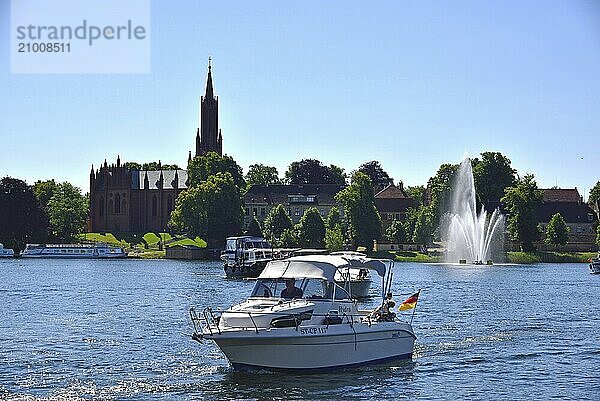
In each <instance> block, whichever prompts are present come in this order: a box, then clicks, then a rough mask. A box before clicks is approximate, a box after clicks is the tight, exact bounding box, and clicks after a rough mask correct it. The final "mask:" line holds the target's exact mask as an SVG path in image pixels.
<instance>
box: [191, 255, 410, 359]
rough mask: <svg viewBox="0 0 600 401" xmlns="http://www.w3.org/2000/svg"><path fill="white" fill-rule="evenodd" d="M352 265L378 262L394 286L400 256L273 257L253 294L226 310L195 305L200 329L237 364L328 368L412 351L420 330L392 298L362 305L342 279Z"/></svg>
mask: <svg viewBox="0 0 600 401" xmlns="http://www.w3.org/2000/svg"><path fill="white" fill-rule="evenodd" d="M349 266H350V267H353V268H360V269H362V268H364V269H369V270H375V271H376V272H377V273H378V274H379V276H381V277H382V281H383V286H382V288H383V290H382V293H383V294H387V291H388V290H389V288H390V286H391V277H392V273H391V267H392V266H393V262H392V261H387V260H386V261H383V260H377V259H368V258H366V257H363V256H351V255H344V256H341V255H313V256H296V257H292V258H288V259H282V260H273V261H270V262H269V263H268V264H267V266H266V267H265V268H264V270H263V271H262V273H261V274H260V276H259V277H258V279H257V281H256V284H255V286H254V289H253V291H252V293H251V294H250V297H249V298H248V299H247V300H245V301H243V302H241V303H239V304H236V305H233V306H231V307H230V308H228V309H227V310H225V311H222V312H220V313H217V312H214V311H213V310H212V309H211V308H204V309H203V310H202V312H201V313H197V312H196V310H195V309H194V308H191V309H190V316H191V319H192V322H193V324H194V334H193V336H192V337H193V338H194V339H195V340H197V341H202V340H203V339H208V340H212V341H214V342H215V343H216V344H217V346H218V347H219V348H220V349H221V350H222V351H223V353H224V354H225V356H226V357H227V359H228V360H229V362H230V363H231V365H232V366H233V367H234V369H256V368H258V369H273V370H324V369H325V370H326V369H337V368H345V367H352V366H359V365H365V364H373V363H380V362H384V361H390V360H395V359H403V358H411V357H412V353H413V347H414V341H415V338H416V337H415V334H414V333H413V329H412V326H411V324H410V323H407V322H402V321H400V320H399V319H397V317H396V315H395V314H394V313H392V312H391V311H390V310H389V307H390V306H391V303H388V302H390V300H389V299H387V298H384V297H382V304H381V305H380V306H379V307H378V308H376V309H374V310H359V309H358V308H357V302H356V301H354V300H352V299H351V297H350V294H348V292H347V291H345V290H344V289H343V288H342V287H340V286H339V285H337V284H336V283H335V281H334V277H335V275H336V273H337V272H338V270H339V269H347V268H348V267H349ZM290 297H293V298H290Z"/></svg>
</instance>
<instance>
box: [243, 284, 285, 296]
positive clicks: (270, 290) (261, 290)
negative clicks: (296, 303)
mask: <svg viewBox="0 0 600 401" xmlns="http://www.w3.org/2000/svg"><path fill="white" fill-rule="evenodd" d="M277 287H279V289H280V291H281V289H283V287H284V284H282V283H280V284H279V286H278V283H277V281H276V280H257V281H256V284H255V285H254V289H253V290H252V294H251V295H250V297H259V298H271V297H276V298H278V297H279V294H278V293H277Z"/></svg>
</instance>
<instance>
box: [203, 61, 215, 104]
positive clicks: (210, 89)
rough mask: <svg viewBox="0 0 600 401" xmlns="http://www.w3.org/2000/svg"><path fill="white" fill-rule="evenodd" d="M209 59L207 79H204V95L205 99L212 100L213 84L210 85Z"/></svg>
mask: <svg viewBox="0 0 600 401" xmlns="http://www.w3.org/2000/svg"><path fill="white" fill-rule="evenodd" d="M210 61H211V60H210V57H209V58H208V77H207V78H206V93H205V94H204V98H205V99H213V98H214V91H213V83H212V72H211V65H210Z"/></svg>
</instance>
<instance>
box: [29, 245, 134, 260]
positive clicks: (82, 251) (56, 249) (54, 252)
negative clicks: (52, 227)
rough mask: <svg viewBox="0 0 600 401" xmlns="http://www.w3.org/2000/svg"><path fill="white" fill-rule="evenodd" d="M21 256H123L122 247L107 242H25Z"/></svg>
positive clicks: (87, 257) (83, 257)
mask: <svg viewBox="0 0 600 401" xmlns="http://www.w3.org/2000/svg"><path fill="white" fill-rule="evenodd" d="M21 257H23V258H54V259H60V258H64V259H113V258H125V257H127V253H126V252H125V251H124V250H123V248H119V247H115V246H109V245H107V244H103V243H100V244H94V245H89V244H27V246H26V247H25V250H24V251H23V252H22V253H21Z"/></svg>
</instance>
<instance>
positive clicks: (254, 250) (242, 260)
mask: <svg viewBox="0 0 600 401" xmlns="http://www.w3.org/2000/svg"><path fill="white" fill-rule="evenodd" d="M272 259H273V248H272V247H271V244H269V242H268V241H267V240H266V239H264V238H263V237H251V236H242V237H229V238H227V240H226V245H225V251H223V253H222V254H221V260H222V261H223V269H224V270H225V275H226V276H227V277H257V276H258V275H259V274H260V272H261V271H262V269H263V268H264V267H265V266H266V265H267V263H268V262H269V261H270V260H272Z"/></svg>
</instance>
